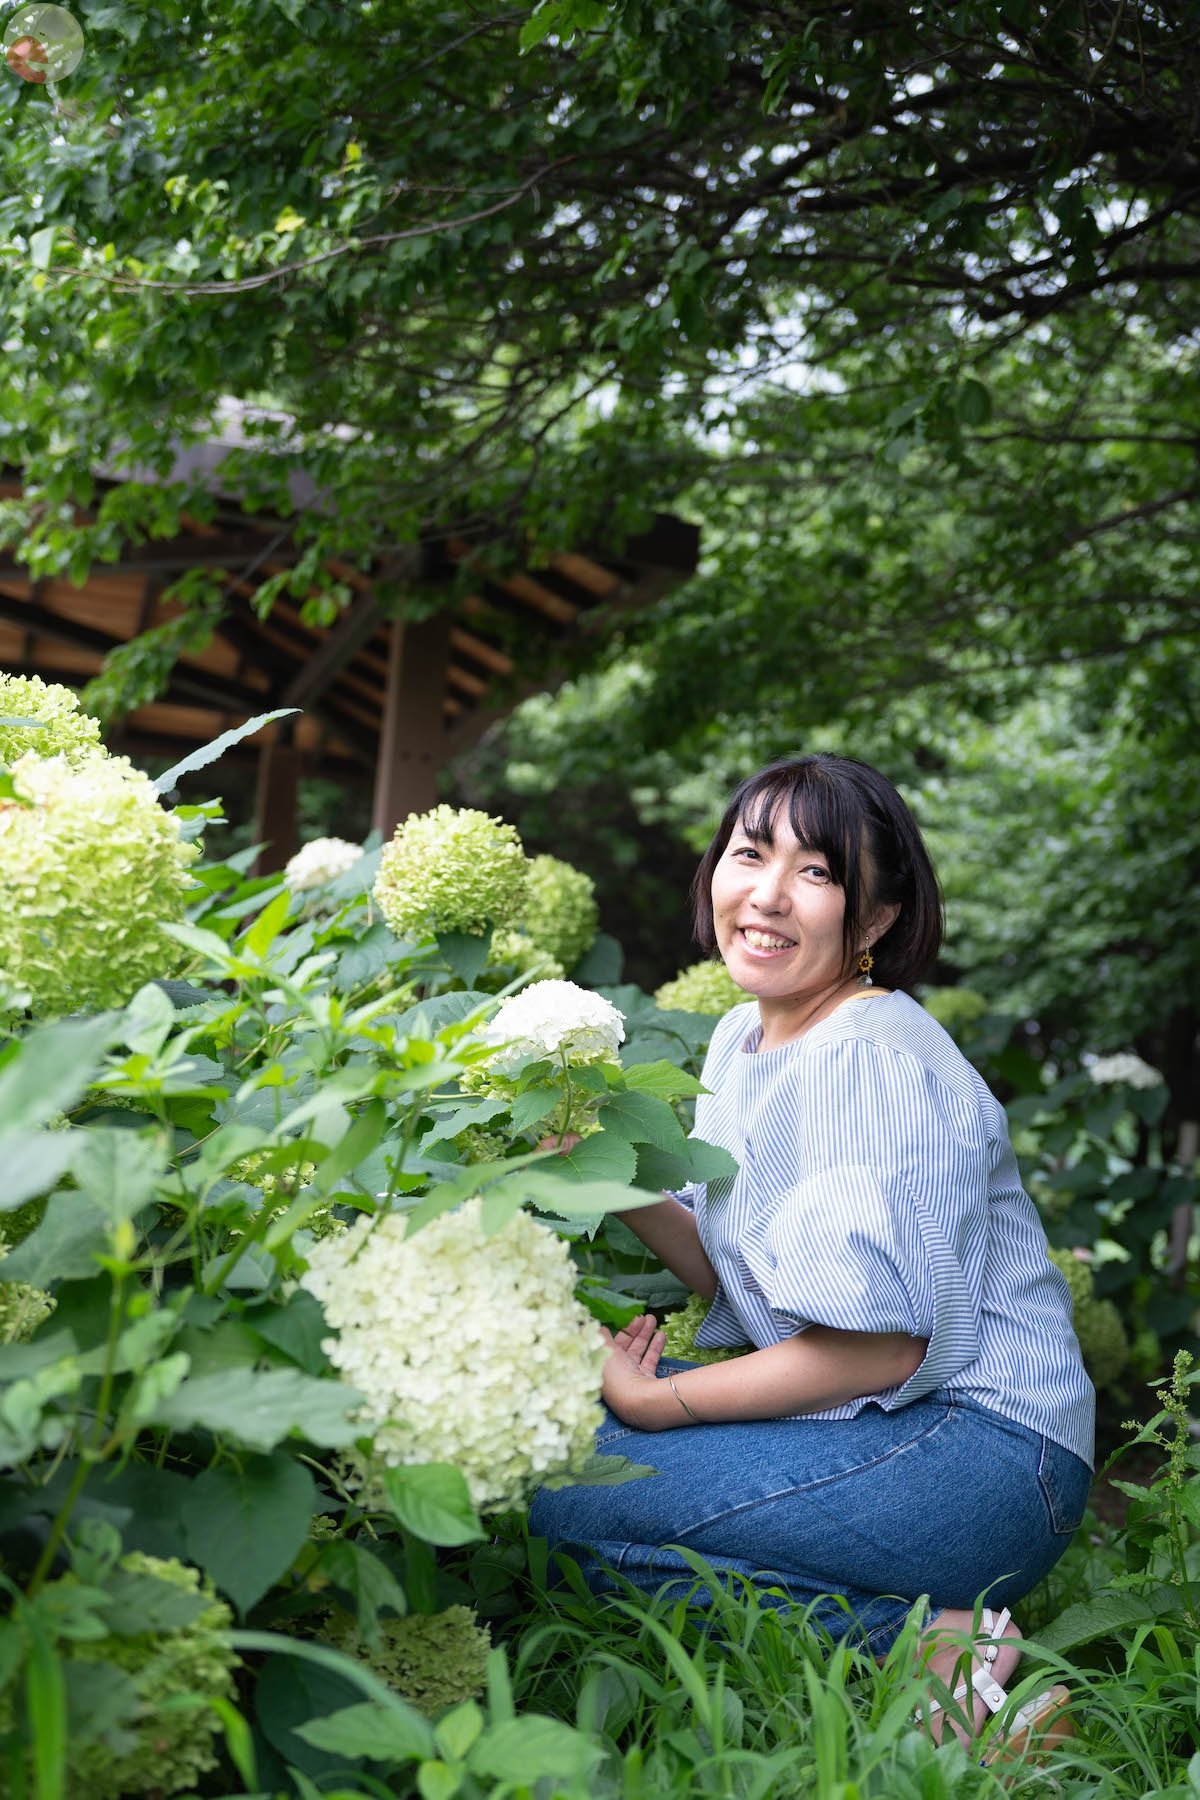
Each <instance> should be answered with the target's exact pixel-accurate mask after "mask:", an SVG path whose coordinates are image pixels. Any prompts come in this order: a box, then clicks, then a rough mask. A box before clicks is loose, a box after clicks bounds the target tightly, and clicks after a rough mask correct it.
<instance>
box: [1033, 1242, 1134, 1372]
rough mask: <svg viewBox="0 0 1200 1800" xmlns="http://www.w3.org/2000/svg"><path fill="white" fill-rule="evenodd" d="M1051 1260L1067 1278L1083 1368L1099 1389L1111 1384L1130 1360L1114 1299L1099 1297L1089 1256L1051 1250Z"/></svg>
mask: <svg viewBox="0 0 1200 1800" xmlns="http://www.w3.org/2000/svg"><path fill="white" fill-rule="evenodd" d="M1050 1261H1051V1262H1052V1263H1053V1264H1054V1266H1055V1268H1056V1269H1059V1270H1061V1272H1062V1274H1063V1275H1064V1276H1065V1277H1066V1282H1067V1287H1068V1288H1069V1289H1070V1292H1071V1317H1072V1322H1073V1324H1074V1326H1075V1336H1076V1337H1077V1338H1078V1339H1079V1349H1080V1352H1081V1354H1082V1356H1083V1361H1084V1367H1085V1368H1086V1369H1087V1372H1088V1374H1089V1375H1090V1376H1091V1378H1092V1380H1093V1381H1094V1382H1095V1384H1096V1386H1097V1387H1098V1388H1101V1389H1103V1388H1106V1387H1110V1386H1111V1385H1112V1383H1113V1382H1114V1381H1116V1380H1117V1378H1118V1376H1120V1375H1121V1374H1122V1373H1123V1372H1124V1369H1125V1366H1126V1364H1127V1363H1128V1361H1129V1339H1128V1337H1127V1336H1126V1332H1125V1326H1124V1324H1123V1323H1122V1320H1121V1315H1120V1313H1119V1312H1118V1311H1117V1309H1116V1307H1115V1306H1114V1305H1113V1303H1112V1301H1111V1300H1097V1298H1096V1283H1095V1277H1094V1276H1093V1274H1092V1270H1091V1266H1090V1264H1091V1258H1090V1256H1083V1255H1079V1254H1077V1253H1076V1251H1074V1250H1051V1252H1050Z"/></svg>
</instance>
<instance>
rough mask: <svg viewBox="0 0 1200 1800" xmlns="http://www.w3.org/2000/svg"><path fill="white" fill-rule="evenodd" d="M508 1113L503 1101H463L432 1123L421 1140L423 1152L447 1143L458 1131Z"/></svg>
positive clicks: (484, 1123) (482, 1099) (486, 1122)
mask: <svg viewBox="0 0 1200 1800" xmlns="http://www.w3.org/2000/svg"><path fill="white" fill-rule="evenodd" d="M507 1111H508V1104H507V1102H506V1101H504V1100H497V1099H484V1098H482V1097H481V1098H480V1099H478V1100H463V1101H460V1102H459V1103H458V1104H457V1105H456V1106H452V1107H450V1109H449V1110H448V1111H447V1112H444V1113H442V1114H441V1115H440V1116H439V1117H438V1118H437V1119H436V1120H435V1122H434V1124H433V1126H432V1128H431V1129H430V1130H429V1131H428V1132H427V1133H426V1134H425V1136H424V1137H423V1138H422V1139H421V1148H422V1149H423V1150H429V1149H432V1147H433V1145H434V1144H445V1143H448V1142H449V1140H450V1139H451V1138H455V1137H457V1136H458V1134H459V1132H460V1131H468V1130H469V1129H470V1128H471V1127H472V1126H477V1125H486V1124H488V1122H489V1121H490V1120H492V1119H494V1118H496V1117H497V1116H498V1115H499V1114H500V1113H504V1112H507Z"/></svg>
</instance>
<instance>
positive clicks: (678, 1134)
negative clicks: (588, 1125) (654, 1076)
mask: <svg viewBox="0 0 1200 1800" xmlns="http://www.w3.org/2000/svg"><path fill="white" fill-rule="evenodd" d="M603 1124H604V1129H605V1131H614V1132H616V1133H617V1134H618V1136H620V1137H623V1138H625V1139H626V1140H627V1142H629V1143H631V1144H655V1145H657V1147H658V1148H659V1149H660V1150H667V1151H670V1152H673V1153H674V1154H675V1155H677V1156H679V1155H684V1154H686V1144H687V1139H686V1138H685V1136H684V1132H683V1127H682V1126H681V1125H680V1123H679V1120H678V1119H677V1118H676V1117H675V1114H674V1113H673V1112H672V1111H671V1108H670V1107H669V1106H668V1105H667V1103H666V1101H665V1100H659V1099H657V1098H656V1097H655V1096H654V1095H653V1094H647V1093H636V1092H635V1093H632V1094H629V1093H626V1094H622V1093H616V1094H614V1095H613V1096H612V1098H611V1099H610V1100H608V1101H607V1102H606V1103H605V1106H604V1112H603Z"/></svg>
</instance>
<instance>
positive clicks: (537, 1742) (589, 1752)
mask: <svg viewBox="0 0 1200 1800" xmlns="http://www.w3.org/2000/svg"><path fill="white" fill-rule="evenodd" d="M603 1755H604V1752H603V1750H601V1749H600V1748H599V1747H598V1746H597V1745H596V1744H594V1743H593V1742H592V1741H591V1740H590V1739H589V1738H587V1737H585V1736H584V1734H583V1733H582V1732H581V1731H576V1730H575V1729H574V1727H573V1726H571V1725H564V1724H563V1723H562V1722H561V1721H560V1720H558V1719H546V1718H543V1717H541V1716H540V1715H539V1714H538V1713H524V1714H523V1715H522V1716H521V1717H520V1718H518V1719H509V1720H508V1721H507V1722H506V1723H505V1724H503V1725H492V1726H490V1727H489V1728H488V1730H487V1731H485V1732H484V1734H483V1736H482V1737H481V1738H479V1739H478V1740H477V1742H476V1743H475V1745H474V1747H473V1748H472V1751H471V1754H470V1756H469V1757H468V1759H467V1766H468V1767H469V1769H470V1770H471V1773H472V1774H473V1775H484V1776H487V1775H490V1776H492V1777H493V1779H495V1780H497V1781H514V1782H519V1783H520V1784H521V1785H523V1786H527V1785H530V1784H532V1783H533V1782H536V1781H541V1780H550V1781H568V1780H571V1781H587V1780H588V1779H589V1777H590V1776H591V1775H592V1774H593V1773H594V1772H595V1769H596V1766H597V1764H598V1763H599V1762H600V1760H601V1758H602V1757H603Z"/></svg>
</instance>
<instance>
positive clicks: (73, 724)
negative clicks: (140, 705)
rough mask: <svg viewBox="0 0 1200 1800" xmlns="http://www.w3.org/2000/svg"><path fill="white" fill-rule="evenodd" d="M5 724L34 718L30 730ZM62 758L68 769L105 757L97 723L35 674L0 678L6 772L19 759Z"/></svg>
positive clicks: (0, 739) (0, 755)
mask: <svg viewBox="0 0 1200 1800" xmlns="http://www.w3.org/2000/svg"><path fill="white" fill-rule="evenodd" d="M5 719H36V720H37V721H38V723H37V726H36V727H32V726H28V725H6V724H5V723H4V720H5ZM30 751H32V752H33V754H34V756H65V757H66V759H67V761H68V762H69V763H71V764H78V763H81V762H86V761H87V760H88V758H89V757H93V756H107V754H108V752H107V751H106V750H105V748H104V746H103V744H101V742H100V721H99V719H93V718H92V717H91V715H90V714H89V713H85V712H80V710H79V701H78V699H77V697H76V696H75V695H74V694H73V693H72V692H71V690H70V688H65V687H60V686H59V684H58V683H57V682H56V681H43V680H41V678H40V677H39V676H37V675H0V763H2V764H3V765H4V767H5V768H11V767H12V765H13V763H15V762H16V761H17V760H18V758H19V757H22V756H26V755H28V754H29V752H30Z"/></svg>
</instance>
